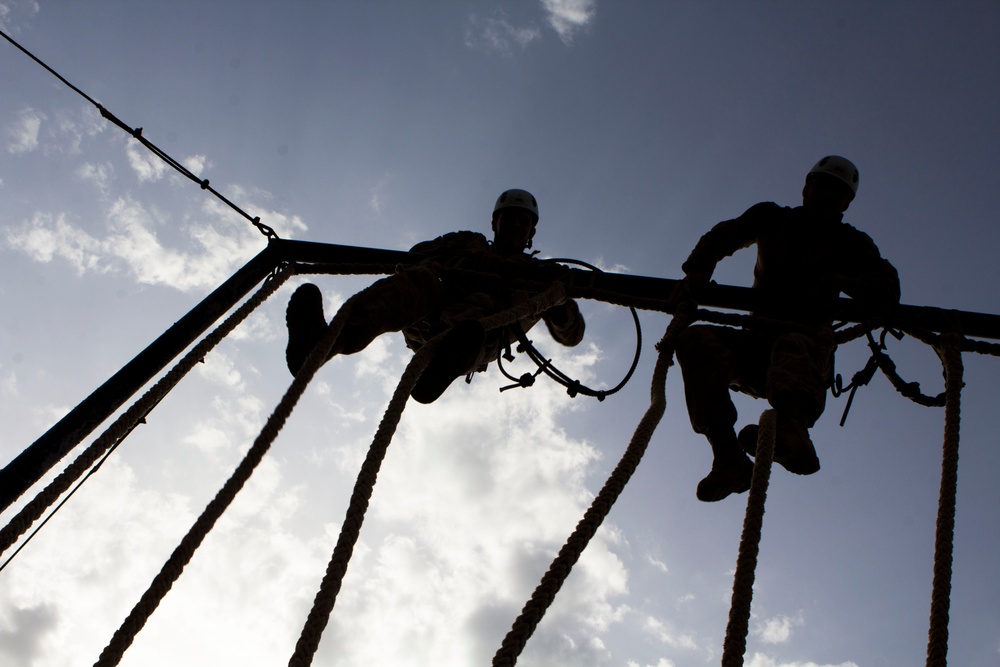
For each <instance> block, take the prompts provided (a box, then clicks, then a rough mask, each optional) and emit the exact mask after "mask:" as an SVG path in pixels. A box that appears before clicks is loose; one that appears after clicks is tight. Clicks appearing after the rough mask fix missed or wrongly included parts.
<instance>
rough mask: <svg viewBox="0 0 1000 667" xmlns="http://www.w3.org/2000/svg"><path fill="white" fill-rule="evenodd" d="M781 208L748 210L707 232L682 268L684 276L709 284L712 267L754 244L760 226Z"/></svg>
mask: <svg viewBox="0 0 1000 667" xmlns="http://www.w3.org/2000/svg"><path fill="white" fill-rule="evenodd" d="M779 210H781V207H780V206H778V205H777V204H775V203H773V202H763V203H760V204H756V205H754V206H751V207H750V208H749V209H747V211H746V212H745V213H744V214H743V215H741V216H740V217H738V218H733V219H732V220H724V221H722V222H720V223H718V224H717V225H715V226H714V227H712V229H710V230H709V231H708V232H706V233H705V234H704V235H703V236H702V237H701V238H700V239H698V243H697V244H696V245H695V247H694V250H692V251H691V254H690V255H688V258H687V259H686V260H685V261H684V263H683V264H682V265H681V270H682V271H684V275H686V276H690V277H691V278H692V279H703V280H704V282H706V283H707V282H708V281H709V280H711V278H712V274H713V273H714V272H715V265H716V264H718V263H719V261H720V260H722V259H724V258H726V257H729V256H730V255H732V254H733V253H734V252H736V251H737V250H741V249H742V248H747V247H749V246H751V245H753V244H754V243H755V242H756V241H757V237H758V235H759V233H760V228H761V225H763V224H764V223H765V222H766V220H767V219H768V218H770V217H773V216H775V215H776V214H777V211H779Z"/></svg>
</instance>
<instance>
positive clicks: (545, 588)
mask: <svg viewBox="0 0 1000 667" xmlns="http://www.w3.org/2000/svg"><path fill="white" fill-rule="evenodd" d="M689 323H690V317H689V316H688V315H686V314H684V313H681V312H678V314H676V315H675V316H674V317H673V319H672V320H671V322H670V326H668V327H667V331H666V333H665V334H664V336H663V339H662V340H661V341H660V342H659V343H658V344H657V346H656V347H657V350H658V356H657V359H656V365H655V367H654V369H653V379H652V383H651V386H650V405H649V408H647V410H646V413H645V414H644V415H643V416H642V419H641V420H640V421H639V425H638V426H637V427H636V430H635V433H634V434H633V436H632V440H631V442H630V443H629V445H628V447H627V448H626V450H625V454H624V455H623V456H622V459H621V461H619V463H618V465H617V466H616V467H615V469H614V471H613V472H612V473H611V476H610V477H609V478H608V481H607V482H606V483H605V484H604V487H603V488H602V489H601V491H600V493H598V494H597V496H596V497H595V498H594V501H593V503H592V504H591V506H590V508H589V509H588V510H587V512H586V513H585V514H584V516H583V519H581V521H580V523H578V524H577V526H576V529H575V530H574V531H573V534H572V535H570V537H569V539H568V540H567V541H566V544H565V545H564V546H563V547H562V549H560V551H559V554H558V555H557V556H556V558H555V560H553V561H552V564H551V566H550V567H549V570H548V572H546V573H545V575H544V576H543V577H542V580H541V582H540V583H539V584H538V587H537V588H536V589H535V591H534V593H532V595H531V599H530V600H529V601H528V602H527V603H526V604H525V605H524V608H523V609H522V611H521V615H520V616H518V618H517V619H516V620H515V621H514V625H513V626H512V627H511V629H510V632H508V633H507V636H506V637H504V640H503V643H502V644H501V646H500V649H499V650H498V651H497V652H496V655H494V657H493V665H494V667H513V665H514V664H515V663H516V662H517V658H518V656H519V655H520V654H521V651H522V650H524V647H525V645H526V644H527V643H528V639H529V638H530V637H531V635H532V634H533V633H534V631H535V628H536V627H537V626H538V623H539V622H540V621H541V620H542V617H543V616H544V615H545V611H546V610H547V609H548V608H549V606H550V605H551V604H552V602H553V601H554V600H555V596H556V593H558V592H559V589H560V588H562V585H563V582H565V581H566V578H567V577H568V576H569V573H570V571H571V570H572V568H573V565H574V564H575V563H576V562H577V560H579V558H580V555H581V554H582V553H583V550H584V549H585V548H586V547H587V544H588V543H589V542H590V540H591V538H593V537H594V535H595V534H596V533H597V529H598V528H600V526H601V523H603V521H604V519H605V517H607V515H608V514H609V513H610V511H611V507H612V506H613V505H614V503H615V501H616V500H617V499H618V496H619V495H621V493H622V491H623V490H624V488H625V485H626V484H627V483H628V481H629V479H630V478H631V477H632V474H633V473H634V472H635V470H636V468H637V467H638V465H639V462H640V461H641V460H642V456H643V454H644V453H645V451H646V447H647V446H648V445H649V441H650V439H651V438H652V436H653V431H654V430H655V429H656V426H657V424H659V422H660V419H661V418H662V417H663V413H664V411H665V410H666V405H667V400H666V395H665V386H666V379H667V369H668V368H669V367H670V365H671V364H672V363H673V355H674V345H675V340H676V338H677V335H678V334H679V333H680V332H681V331H682V330H683V329H685V328H686V327H687V326H688V324H689Z"/></svg>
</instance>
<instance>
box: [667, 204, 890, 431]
mask: <svg viewBox="0 0 1000 667" xmlns="http://www.w3.org/2000/svg"><path fill="white" fill-rule="evenodd" d="M842 218H843V216H842V214H820V213H817V212H816V211H812V210H809V209H806V208H803V207H796V208H787V207H781V206H778V205H777V204H774V203H771V202H766V203H761V204H757V205H755V206H753V207H751V208H750V209H749V210H747V211H746V213H744V214H743V215H741V216H740V217H738V218H735V219H733V220H727V221H724V222H720V223H719V224H717V225H716V226H715V227H713V228H712V229H711V230H710V231H709V232H708V233H706V234H705V235H704V236H702V237H701V239H700V240H699V241H698V243H697V245H696V246H695V248H694V250H693V251H692V252H691V255H690V256H689V257H688V259H687V261H685V262H684V264H683V266H682V268H683V270H684V272H685V274H688V275H701V276H704V277H706V278H707V277H711V275H712V273H713V271H714V269H715V265H716V263H718V262H719V261H720V260H721V259H723V258H725V257H728V256H729V255H732V254H733V253H734V252H736V251H737V250H740V249H741V248H746V247H749V246H750V245H754V244H756V246H757V264H756V266H755V267H754V284H753V287H754V289H755V290H758V294H759V296H760V305H759V307H758V309H757V310H756V311H755V314H756V315H760V316H762V317H766V318H771V319H775V320H782V321H788V322H793V323H796V324H799V325H803V326H804V327H808V328H809V329H811V330H812V331H813V333H803V332H798V331H793V332H789V331H785V332H780V331H764V330H760V331H757V330H753V331H751V330H744V329H733V328H728V327H719V326H706V325H699V326H693V327H690V328H689V329H687V330H686V331H685V332H684V333H683V334H682V335H681V337H680V339H679V340H678V343H677V360H678V362H679V363H680V366H681V372H682V374H683V377H684V393H685V398H686V401H687V406H688V414H689V416H690V418H691V425H692V426H693V428H694V430H695V431H696V432H697V433H702V434H705V435H707V436H709V440H712V437H713V436H720V437H725V436H726V435H727V434H729V433H732V430H733V427H734V425H735V423H736V418H737V414H736V408H735V406H734V405H733V402H732V398H731V397H730V395H729V390H730V389H734V390H736V391H740V392H744V393H747V394H750V395H752V396H754V397H763V398H767V399H768V401H769V402H770V403H771V405H772V406H773V407H774V408H775V409H776V410H777V411H778V413H779V415H784V416H786V417H788V418H793V419H795V420H796V421H798V422H800V423H801V424H802V425H803V426H805V427H806V428H809V427H811V426H812V425H813V424H814V423H815V422H816V420H817V419H818V418H819V416H820V415H821V414H822V413H823V408H824V406H825V402H826V390H827V388H828V387H829V386H830V383H831V379H832V377H831V375H832V373H833V353H834V348H835V345H834V343H833V338H832V333H830V331H829V327H830V325H831V324H832V322H833V320H834V318H835V317H836V316H837V312H836V307H837V299H838V297H839V294H840V293H841V292H843V293H845V294H847V295H848V296H850V297H852V298H853V299H854V300H855V301H857V302H859V303H861V304H862V306H864V307H867V308H870V309H871V310H872V311H873V312H875V311H877V309H879V308H882V307H886V306H890V305H892V304H895V303H898V302H899V276H898V274H897V272H896V269H895V268H893V266H892V265H891V264H890V263H889V262H888V261H886V260H885V259H883V258H882V257H881V255H880V254H879V251H878V248H877V247H876V245H875V243H874V242H873V241H872V240H871V238H870V237H869V236H868V235H867V234H865V233H864V232H861V231H859V230H857V229H855V228H854V227H852V226H851V225H848V224H846V223H844V222H843V221H842ZM809 329H807V330H809ZM824 331H825V333H824Z"/></svg>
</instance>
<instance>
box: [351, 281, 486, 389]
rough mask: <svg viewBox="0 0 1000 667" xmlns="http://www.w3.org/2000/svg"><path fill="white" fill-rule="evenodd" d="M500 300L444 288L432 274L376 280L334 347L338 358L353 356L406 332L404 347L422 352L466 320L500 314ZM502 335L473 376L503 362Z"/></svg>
mask: <svg viewBox="0 0 1000 667" xmlns="http://www.w3.org/2000/svg"><path fill="white" fill-rule="evenodd" d="M501 301H502V300H501V299H500V298H499V297H498V296H496V295H493V294H491V293H489V292H485V291H476V288H475V286H474V285H470V284H453V283H452V282H451V281H448V282H442V281H441V280H440V279H439V278H438V277H437V276H436V275H435V273H434V272H433V271H431V270H430V269H428V268H426V267H422V266H415V267H411V268H407V269H403V270H401V271H399V272H398V273H395V274H393V275H391V276H388V277H386V278H382V279H381V280H378V281H376V282H374V283H372V285H370V286H369V287H367V288H365V289H364V290H362V291H361V292H359V293H358V295H357V296H356V298H355V299H354V301H353V306H352V309H351V315H350V317H349V318H348V321H347V323H346V324H345V325H344V330H343V332H342V333H341V335H340V339H339V341H338V343H337V345H336V350H337V352H338V353H342V354H353V353H354V352H359V351H361V350H363V349H364V348H365V347H367V346H368V345H369V344H370V343H371V342H372V341H373V340H375V338H377V337H378V336H380V335H382V334H384V333H388V332H391V331H403V333H404V335H405V336H406V344H407V346H409V347H410V348H411V349H414V350H416V349H419V348H420V347H421V346H422V345H423V344H424V343H425V342H426V341H427V340H430V338H432V337H433V336H434V335H436V334H438V333H440V332H442V331H444V330H445V329H448V328H450V327H451V326H453V325H454V324H456V323H458V322H460V321H462V320H478V319H480V318H482V317H485V316H487V315H492V314H494V313H496V312H499V311H500V310H502V309H503V308H504V307H505V305H504V304H503V303H501ZM500 336H501V333H500V332H496V333H492V334H489V335H487V339H486V344H485V345H484V348H483V351H482V354H481V355H480V359H479V361H478V362H477V363H476V366H475V368H471V369H469V372H471V371H473V370H475V369H476V368H478V367H479V366H480V365H481V364H483V363H488V362H490V361H492V360H493V359H496V357H497V356H499V351H500V349H501V348H502V347H503V345H502V344H503V343H504V342H505V341H501V340H500Z"/></svg>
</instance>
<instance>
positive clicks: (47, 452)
mask: <svg viewBox="0 0 1000 667" xmlns="http://www.w3.org/2000/svg"><path fill="white" fill-rule="evenodd" d="M276 266H277V259H276V253H275V251H274V250H273V249H272V248H271V246H270V245H269V246H268V247H267V248H265V249H264V250H263V251H261V252H260V253H259V254H258V255H257V256H256V257H254V258H253V259H251V260H250V261H249V262H247V264H246V265H244V266H243V267H242V268H241V269H239V270H238V271H237V272H236V273H235V274H234V275H233V276H232V277H231V278H230V279H229V280H227V281H226V282H224V283H223V284H222V285H221V286H219V287H218V288H217V289H216V290H215V291H214V292H212V293H211V294H209V295H208V296H207V297H205V299H204V300H203V301H202V302H201V303H199V304H198V305H197V306H195V307H194V308H192V309H191V311H190V312H189V313H188V314H187V315H185V316H184V317H182V318H181V319H180V320H178V321H177V322H176V323H175V324H174V325H173V326H171V327H170V328H169V329H167V331H166V332H164V333H163V335H161V336H160V337H159V338H157V339H156V340H155V341H153V342H152V343H151V344H150V345H149V346H148V347H147V348H146V349H145V350H143V351H142V352H140V353H139V354H138V355H136V357H135V358H134V359H132V361H130V362H128V363H127V364H125V366H123V367H122V369H121V370H120V371H118V372H117V373H115V374H114V375H113V376H111V378H110V379H108V381H107V382H105V383H104V384H102V385H101V386H100V387H98V388H97V389H96V390H94V392H93V393H92V394H91V395H90V396H88V397H87V398H85V399H84V400H83V401H82V402H81V403H80V404H79V405H77V406H76V407H75V408H73V409H72V410H70V411H69V413H67V414H66V416H65V417H63V418H62V419H60V420H59V421H58V422H56V424H55V425H54V426H52V427H51V428H50V429H49V430H48V431H46V432H45V433H44V434H43V435H42V436H41V437H40V438H38V439H37V440H36V441H35V442H34V443H32V444H31V445H30V446H29V447H28V448H27V449H25V450H24V451H23V452H21V453H20V454H18V455H17V457H16V458H14V459H13V460H12V461H11V462H10V463H8V464H7V466H6V467H5V468H3V469H2V470H0V512H2V511H3V510H5V509H7V508H8V507H9V506H10V505H11V503H13V502H14V501H16V500H17V499H18V498H19V497H20V496H21V494H23V493H24V492H25V491H27V490H28V489H29V488H30V487H31V486H32V485H33V484H34V483H35V482H37V481H38V480H39V479H41V478H42V476H43V475H45V473H47V472H48V471H49V470H50V469H51V468H52V467H53V466H55V465H56V464H57V463H58V462H59V461H60V460H61V459H62V458H63V457H64V456H65V455H66V454H68V453H69V452H70V451H71V450H72V449H73V448H74V447H75V446H76V445H78V444H79V443H80V441H81V440H83V439H84V438H86V437H87V435H89V434H90V433H91V432H92V431H93V430H94V429H95V428H97V426H98V425H99V424H101V423H102V422H103V421H104V420H106V419H107V418H108V417H110V416H111V415H112V414H113V413H114V412H115V410H117V409H118V408H120V407H121V406H122V404H124V403H125V401H127V400H128V399H129V398H130V397H131V396H132V395H133V394H135V392H137V391H139V389H141V388H142V387H143V386H144V385H145V384H146V383H147V382H149V381H150V380H151V379H152V378H153V377H154V376H155V375H156V374H157V373H159V372H160V371H161V370H163V368H164V367H166V365H167V364H168V363H170V361H171V360H172V359H174V358H175V357H176V356H177V355H178V354H180V353H181V352H183V351H184V349H185V348H187V347H188V346H189V345H190V344H191V343H192V342H194V341H195V340H196V339H197V338H198V336H200V335H201V334H203V333H204V332H205V331H206V330H207V329H208V328H209V327H210V326H211V325H212V323H214V322H215V321H216V320H218V319H219V318H220V317H221V316H222V315H224V314H225V313H226V312H227V311H229V309H230V308H232V307H233V305H234V304H236V302H238V301H239V300H240V299H241V298H242V297H244V296H246V294H247V293H248V292H249V291H250V290H251V289H253V287H254V286H255V285H258V284H259V283H260V282H261V281H262V280H264V278H265V277H267V275H268V274H269V273H270V272H271V271H272V270H273V269H274V268H275V267H276Z"/></svg>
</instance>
